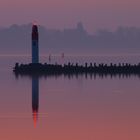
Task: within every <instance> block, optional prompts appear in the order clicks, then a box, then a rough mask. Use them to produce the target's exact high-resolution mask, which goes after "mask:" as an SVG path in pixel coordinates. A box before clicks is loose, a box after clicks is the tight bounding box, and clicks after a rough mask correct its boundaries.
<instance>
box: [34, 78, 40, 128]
mask: <svg viewBox="0 0 140 140" xmlns="http://www.w3.org/2000/svg"><path fill="white" fill-rule="evenodd" d="M38 109H39V80H38V77H37V76H34V77H32V111H33V120H34V127H36V123H37V119H38Z"/></svg>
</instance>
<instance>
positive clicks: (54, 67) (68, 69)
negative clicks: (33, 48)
mask: <svg viewBox="0 0 140 140" xmlns="http://www.w3.org/2000/svg"><path fill="white" fill-rule="evenodd" d="M13 71H14V73H15V74H16V75H48V76H50V75H80V74H81V75H82V74H90V75H92V74H94V75H96V74H97V75H112V76H113V75H114V76H115V75H126V76H129V75H139V76H140V63H138V64H134V65H132V64H129V63H118V64H113V63H110V64H104V63H100V64H96V63H89V64H88V63H85V65H79V64H78V63H75V64H73V63H70V62H69V63H68V64H64V65H60V64H57V63H56V64H47V63H44V64H41V63H35V64H33V63H30V64H18V63H16V64H15V67H14V69H13Z"/></svg>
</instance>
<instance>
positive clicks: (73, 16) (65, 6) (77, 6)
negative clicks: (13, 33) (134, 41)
mask: <svg viewBox="0 0 140 140" xmlns="http://www.w3.org/2000/svg"><path fill="white" fill-rule="evenodd" d="M139 7H140V1H138V0H127V1H126V0H117V1H116V0H113V1H112V0H104V1H101V0H94V1H92V0H83V1H80V0H71V1H68V0H57V1H56V0H48V1H44V0H37V1H33V0H24V1H22V0H11V1H10V2H9V1H8V0H1V1H0V17H1V22H0V26H9V25H11V24H13V23H17V24H24V23H25V24H26V23H30V22H32V21H34V20H36V21H38V22H39V24H41V25H44V26H47V27H48V28H57V29H58V28H59V29H63V28H73V27H74V26H75V24H76V23H77V22H79V21H81V22H82V23H83V24H84V25H85V28H86V30H87V31H88V32H93V31H95V30H97V29H100V28H107V29H109V30H114V29H116V28H117V27H118V26H136V27H140V18H139V13H140V8H139Z"/></svg>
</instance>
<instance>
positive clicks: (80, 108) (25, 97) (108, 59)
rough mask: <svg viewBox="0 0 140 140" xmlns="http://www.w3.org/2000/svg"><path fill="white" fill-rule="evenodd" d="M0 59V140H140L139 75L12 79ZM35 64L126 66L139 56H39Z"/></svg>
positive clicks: (8, 63)
mask: <svg viewBox="0 0 140 140" xmlns="http://www.w3.org/2000/svg"><path fill="white" fill-rule="evenodd" d="M16 62H19V63H23V64H25V63H30V62H31V57H30V56H26V55H0V140H11V139H12V140H140V77H139V76H137V75H132V76H129V77H127V76H114V77H112V76H109V75H108V76H107V77H100V76H98V75H97V76H94V77H92V76H90V75H73V76H66V75H65V76H64V75H61V76H48V77H47V76H45V77H43V76H41V77H31V76H18V77H16V76H15V74H14V72H13V67H14V65H15V63H16ZM40 62H41V63H52V64H54V63H58V64H65V63H68V62H70V63H73V64H75V63H76V62H77V63H78V64H79V65H84V64H85V63H86V62H87V63H88V64H89V63H91V62H92V63H95V62H96V63H97V64H98V63H107V64H109V63H116V64H117V63H131V64H137V63H139V62H140V55H139V54H134V55H93V56H92V55H91V56H82V55H79V56H76V55H75V56H73V55H68V56H64V57H61V55H60V56H59V55H57V56H51V59H50V60H49V57H48V56H47V55H42V56H41V57H40Z"/></svg>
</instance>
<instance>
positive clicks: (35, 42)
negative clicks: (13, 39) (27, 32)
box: [32, 24, 39, 63]
mask: <svg viewBox="0 0 140 140" xmlns="http://www.w3.org/2000/svg"><path fill="white" fill-rule="evenodd" d="M38 45H39V37H38V27H37V25H36V24H33V26H32V63H39V48H38Z"/></svg>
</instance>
